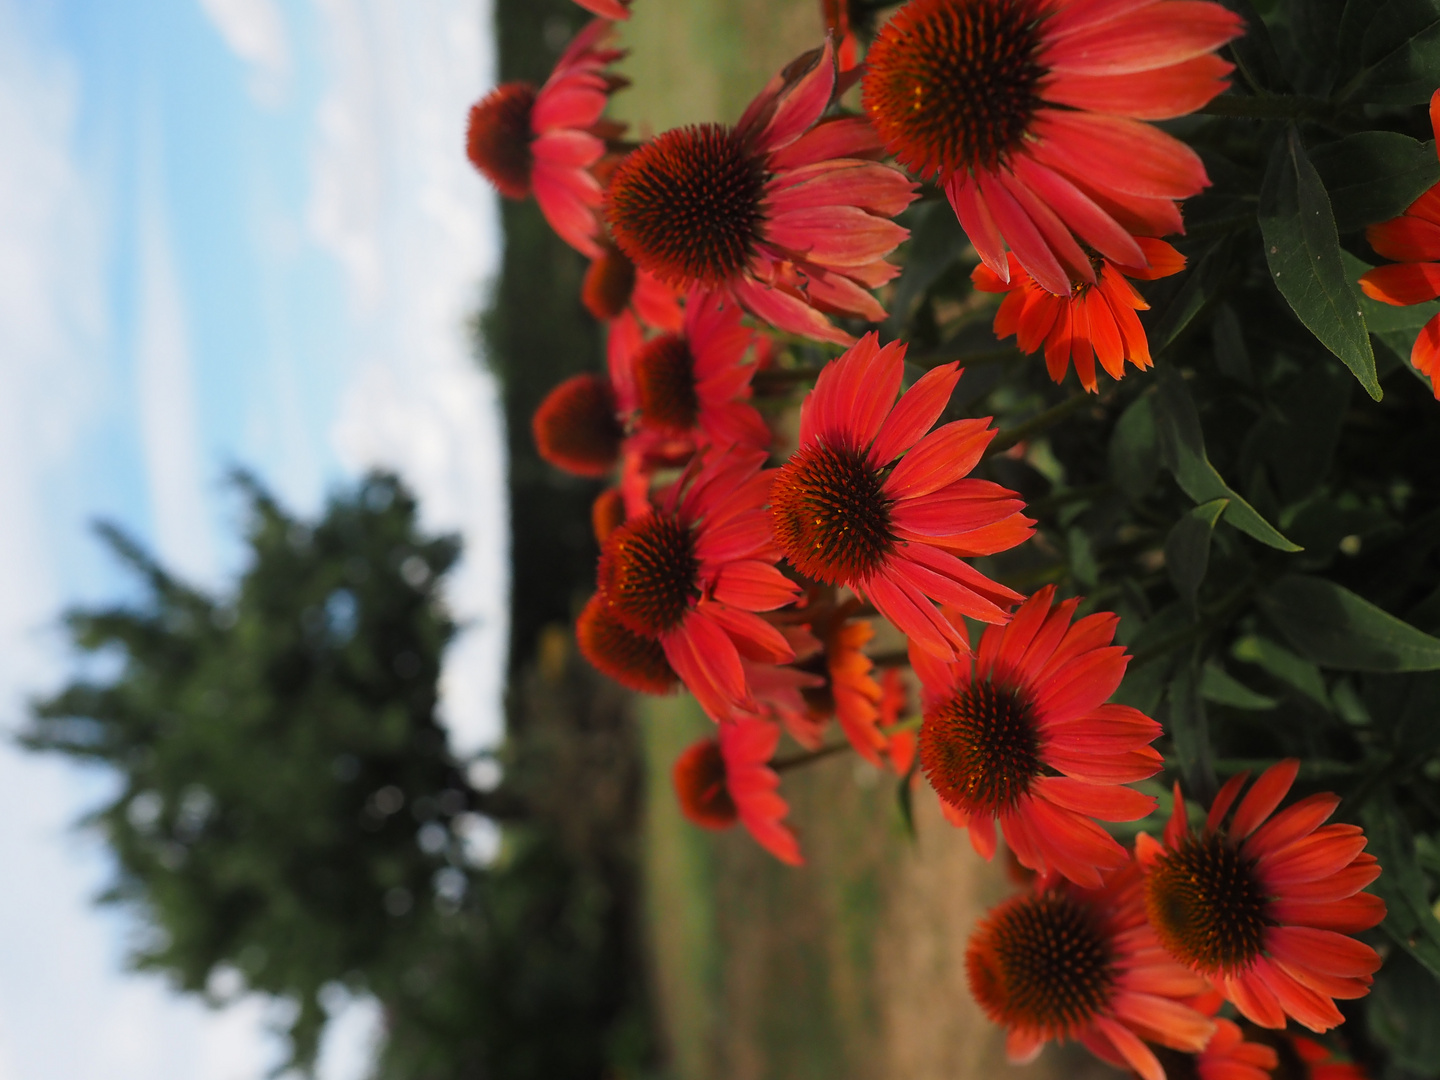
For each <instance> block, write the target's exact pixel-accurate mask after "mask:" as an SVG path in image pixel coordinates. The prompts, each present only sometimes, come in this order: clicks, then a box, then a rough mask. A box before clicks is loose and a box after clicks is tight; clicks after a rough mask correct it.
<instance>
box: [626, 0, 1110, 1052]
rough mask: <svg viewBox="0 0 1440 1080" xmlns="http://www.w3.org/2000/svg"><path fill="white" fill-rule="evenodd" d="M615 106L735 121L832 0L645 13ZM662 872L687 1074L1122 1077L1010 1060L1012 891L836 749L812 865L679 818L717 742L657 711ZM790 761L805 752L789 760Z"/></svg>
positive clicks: (824, 781) (657, 840)
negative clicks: (976, 995) (1006, 1000)
mask: <svg viewBox="0 0 1440 1080" xmlns="http://www.w3.org/2000/svg"><path fill="white" fill-rule="evenodd" d="M634 10H635V15H634V18H633V19H632V20H631V21H630V22H629V23H627V24H626V25H625V30H624V41H625V44H626V45H627V46H628V47H629V48H630V49H631V50H632V52H631V55H630V57H629V58H628V59H627V61H626V62H625V64H624V65H623V68H622V70H623V71H624V72H625V74H626V75H627V76H628V77H629V78H630V79H631V80H632V81H633V86H632V88H631V89H630V90H629V91H627V92H625V93H624V94H621V95H619V96H618V97H617V99H616V102H615V108H614V110H613V111H614V113H615V115H616V116H618V117H619V118H621V119H625V120H628V121H630V122H631V123H632V124H634V125H635V127H636V129H637V130H638V131H639V132H640V133H642V134H649V133H655V132H659V131H663V130H664V129H666V128H668V127H671V126H674V125H676V124H683V123H695V122H700V121H706V120H712V121H713V120H723V121H728V122H733V121H734V120H735V119H736V118H737V117H738V116H739V115H740V113H741V111H742V110H743V109H744V107H745V105H746V104H747V103H748V101H749V100H750V98H751V97H752V96H753V95H754V94H755V92H756V91H758V90H759V89H760V88H761V87H762V86H763V85H764V84H765V82H766V81H767V80H768V79H769V78H770V76H771V75H773V74H774V73H775V72H776V71H778V70H779V69H780V68H781V67H783V66H784V65H785V64H786V63H787V62H788V61H789V60H791V59H793V58H794V57H795V56H796V55H798V54H799V53H800V52H802V51H804V50H805V49H807V48H812V47H814V46H815V45H817V44H819V42H820V40H821V36H820V35H821V30H820V19H819V2H818V0H663V2H662V0H637V2H636V4H635V9H634ZM640 713H641V723H642V727H643V733H644V743H645V750H646V758H647V761H646V764H647V776H648V779H647V800H646V832H645V854H644V867H645V874H646V896H647V905H648V921H649V928H650V943H651V950H652V958H653V964H654V972H655V986H656V996H657V1000H658V1003H659V1006H660V1011H661V1018H662V1024H663V1028H664V1036H665V1040H666V1043H667V1049H668V1052H669V1057H670V1059H671V1064H672V1071H673V1074H674V1076H675V1078H676V1080H722V1078H723V1080H769V1078H773V1080H807V1078H811V1077H814V1078H817V1080H819V1078H824V1080H851V1078H856V1080H859V1078H875V1080H931V1078H933V1080H992V1078H997V1077H999V1078H1004V1077H1010V1076H1014V1077H1021V1076H1025V1077H1031V1078H1033V1080H1050V1078H1052V1077H1059V1076H1064V1077H1073V1078H1089V1077H1102V1076H1114V1075H1117V1074H1115V1073H1113V1072H1112V1071H1111V1070H1108V1069H1105V1068H1104V1067H1102V1066H1099V1065H1098V1064H1097V1063H1096V1062H1094V1060H1093V1059H1091V1058H1089V1057H1088V1055H1085V1054H1084V1053H1083V1051H1077V1050H1075V1049H1074V1048H1071V1049H1068V1050H1062V1051H1057V1050H1054V1049H1052V1050H1050V1051H1047V1053H1046V1054H1045V1056H1044V1057H1042V1059H1041V1061H1040V1062H1039V1063H1038V1064H1036V1065H1034V1066H1030V1067H1028V1068H1024V1069H1017V1068H1012V1067H1010V1066H1009V1065H1007V1064H1006V1063H1005V1060H1004V1050H1003V1045H1002V1041H1001V1039H1000V1037H999V1033H998V1031H997V1029H995V1028H994V1027H993V1026H992V1025H990V1024H989V1023H987V1021H986V1020H985V1018H984V1017H983V1016H982V1015H981V1014H980V1013H979V1011H978V1010H977V1008H976V1007H975V1005H974V1004H973V1002H972V1001H971V998H970V995H969V992H968V989H967V987H966V981H965V966H964V951H965V942H966V939H967V938H968V936H969V933H970V930H971V928H972V927H973V925H974V922H975V919H976V918H977V917H978V916H979V915H981V914H982V913H983V911H984V910H985V909H986V908H987V907H989V906H990V905H991V904H993V903H995V902H996V901H998V900H999V899H1000V898H1002V897H1003V896H1004V895H1005V894H1006V893H1007V892H1008V891H1009V885H1008V884H1007V882H1006V880H1005V877H1004V874H1003V873H1002V872H1001V871H1000V870H999V869H998V868H997V867H993V866H988V865H986V864H985V863H983V862H982V861H980V859H979V858H978V857H977V856H975V855H974V854H973V853H972V852H971V851H970V846H969V843H968V840H967V839H966V837H965V836H964V835H963V834H962V833H960V832H958V831H956V830H954V829H952V828H951V827H950V826H948V825H947V824H946V823H945V822H944V821H943V820H942V819H941V817H940V814H939V810H938V808H937V807H936V805H935V801H934V798H933V796H931V795H930V794H929V793H928V790H922V791H920V792H917V796H916V816H917V831H918V839H916V840H912V839H911V838H910V836H909V835H908V834H907V833H906V831H905V829H904V828H903V826H902V824H901V821H900V816H899V811H898V807H897V800H896V790H895V785H896V781H895V779H894V778H893V777H889V776H882V775H881V774H880V773H879V772H877V771H876V770H874V769H872V768H870V767H869V766H868V765H865V764H864V763H863V762H858V761H857V760H856V759H855V758H854V756H853V755H848V754H846V755H838V756H836V757H834V758H831V759H828V760H826V761H824V762H821V763H819V764H817V765H814V766H811V767H809V768H807V769H804V770H799V771H796V772H794V773H790V774H787V775H786V778H785V786H784V794H785V796H786V798H787V799H788V800H789V801H790V804H791V807H792V813H791V821H792V822H793V823H794V824H795V826H796V828H797V829H798V830H799V832H800V833H801V839H802V843H803V845H804V848H805V852H806V857H807V859H808V862H807V864H806V865H805V866H804V867H802V868H800V869H791V868H789V867H785V866H783V865H781V864H780V863H778V862H776V861H775V860H774V859H772V858H771V857H770V856H769V855H767V854H765V853H764V852H763V851H761V850H760V848H759V847H757V846H756V845H755V844H754V843H753V842H752V841H751V840H750V839H749V837H748V836H747V835H745V834H744V833H742V832H739V831H736V830H732V831H730V832H727V833H721V834H714V833H708V832H705V831H703V830H700V829H697V828H695V827H693V826H691V825H689V824H688V823H687V822H686V821H684V819H683V818H681V816H680V813H679V810H678V809H677V807H676V805H675V799H674V795H673V793H672V790H671V787H670V768H671V765H672V763H673V762H674V760H675V757H676V756H677V755H678V754H679V752H680V751H681V750H683V749H684V748H685V747H686V746H687V745H689V743H690V742H692V741H693V740H695V739H697V738H699V737H701V736H703V735H705V734H707V732H708V730H709V729H710V726H711V725H710V724H709V721H707V720H706V719H705V718H704V717H703V716H702V715H701V714H700V713H699V711H698V709H697V708H696V707H695V706H694V704H693V702H692V701H691V700H690V699H688V698H673V699H664V700H657V699H649V700H647V701H645V702H643V703H642V704H641V706H640ZM790 749H791V750H793V749H794V747H791V748H790Z"/></svg>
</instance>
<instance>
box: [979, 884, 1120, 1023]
mask: <svg viewBox="0 0 1440 1080" xmlns="http://www.w3.org/2000/svg"><path fill="white" fill-rule="evenodd" d="M965 966H966V969H967V974H968V975H969V977H970V989H971V990H972V992H973V993H974V995H975V999H976V1000H977V1001H979V1002H980V1005H981V1007H982V1008H983V1009H984V1010H985V1012H986V1013H987V1014H989V1016H990V1017H991V1018H992V1019H994V1020H995V1021H997V1022H998V1023H1001V1024H1005V1025H1006V1026H1008V1027H1016V1028H1020V1029H1022V1030H1026V1031H1033V1032H1039V1033H1040V1034H1042V1035H1043V1036H1048V1037H1053V1036H1058V1035H1067V1034H1072V1033H1074V1032H1075V1031H1076V1030H1078V1029H1080V1028H1081V1027H1083V1026H1085V1025H1086V1024H1087V1023H1089V1022H1090V1021H1091V1020H1092V1019H1093V1018H1094V1017H1095V1016H1096V1015H1097V1014H1099V1013H1100V1012H1101V1011H1102V1010H1104V1009H1105V1008H1106V1007H1107V1006H1108V1005H1109V1003H1110V998H1111V995H1112V993H1113V991H1114V987H1115V968H1114V964H1113V958H1112V951H1111V947H1110V942H1109V939H1108V937H1107V936H1106V934H1105V933H1104V931H1103V930H1102V929H1101V927H1100V926H1099V925H1098V924H1097V921H1096V918H1095V916H1094V914H1093V913H1092V912H1091V911H1090V909H1089V908H1087V907H1086V906H1085V905H1084V904H1082V903H1080V902H1079V901H1077V900H1075V899H1074V898H1072V897H1070V896H1069V895H1067V894H1065V893H1063V892H1059V891H1051V892H1045V893H1040V894H1038V895H1031V896H1020V897H1017V898H1015V899H1013V900H1010V901H1008V902H1007V903H1005V904H1003V905H1001V906H1000V907H999V908H998V909H997V910H996V911H995V912H994V913H993V914H992V915H991V916H990V918H989V919H988V920H987V921H986V922H985V923H982V924H981V926H980V928H979V929H978V930H977V931H976V932H975V935H974V936H973V937H972V938H971V939H970V947H969V949H968V950H967V951H966V955H965Z"/></svg>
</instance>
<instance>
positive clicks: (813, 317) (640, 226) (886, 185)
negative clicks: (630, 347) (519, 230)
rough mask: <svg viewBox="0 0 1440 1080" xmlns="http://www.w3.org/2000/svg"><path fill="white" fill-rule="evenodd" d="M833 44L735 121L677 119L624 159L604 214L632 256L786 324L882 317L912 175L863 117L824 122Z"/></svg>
mask: <svg viewBox="0 0 1440 1080" xmlns="http://www.w3.org/2000/svg"><path fill="white" fill-rule="evenodd" d="M835 85H836V79H835V61H834V55H833V50H832V47H831V45H830V44H829V43H827V44H826V45H825V47H824V49H823V50H817V51H816V52H813V53H809V54H807V55H805V56H803V57H801V58H800V59H799V60H797V61H795V63H793V64H791V65H790V66H789V67H788V68H786V70H785V71H784V72H783V73H782V74H781V75H778V76H776V77H775V78H774V79H772V80H771V82H770V84H769V85H768V86H767V87H766V88H765V89H764V90H763V91H762V92H761V93H760V96H759V97H757V98H756V99H755V100H754V101H753V102H752V103H751V105H750V107H749V108H748V109H746V111H745V115H744V116H742V117H741V119H740V123H739V124H738V125H736V126H735V127H733V128H732V127H726V126H724V125H721V124H701V125H699V126H696V127H686V128H676V129H674V130H672V131H667V132H665V133H664V134H663V135H660V136H658V137H657V138H655V139H652V140H651V141H650V142H647V143H645V144H644V145H642V146H641V147H640V148H639V149H637V150H635V151H634V152H632V153H631V154H630V155H629V156H628V157H626V158H625V160H624V161H623V162H621V164H620V165H619V167H618V168H616V170H615V173H614V175H613V176H612V177H611V180H610V187H609V190H608V193H607V195H606V215H607V217H608V219H609V222H610V227H611V230H612V233H613V235H614V238H615V242H616V244H618V245H619V246H620V249H621V250H622V251H624V252H625V254H626V255H628V256H629V257H630V258H631V259H632V260H633V261H634V262H635V265H636V266H638V267H640V268H641V269H643V270H648V271H649V272H651V273H653V274H654V275H655V276H656V277H658V278H660V279H661V280H662V281H666V282H668V283H670V284H671V285H673V286H675V287H676V288H677V289H682V290H687V291H688V290H690V289H693V288H700V289H705V290H709V291H714V292H721V293H726V294H729V295H730V296H733V297H734V298H735V299H736V300H737V301H739V303H740V304H741V306H743V307H744V308H745V309H746V310H747V311H749V312H750V313H751V314H753V315H755V316H756V317H757V318H760V319H763V320H765V321H766V322H768V323H770V324H771V325H772V326H775V327H777V328H778V329H781V330H785V331H789V332H792V333H796V334H802V335H804V336H806V337H811V338H817V339H819V340H821V341H832V342H836V343H838V344H842V345H843V344H849V343H850V342H851V341H852V340H853V339H852V338H851V337H850V335H848V334H846V333H844V332H843V331H841V330H840V329H838V328H837V327H835V326H834V325H832V324H831V322H830V321H829V319H828V318H826V314H832V315H853V316H857V317H860V318H864V319H868V320H870V321H871V322H879V321H880V320H881V319H883V318H884V317H885V309H884V308H882V307H881V306H880V304H879V303H878V302H877V301H876V299H875V297H874V296H873V295H871V293H870V292H869V290H870V289H873V288H876V287H878V286H880V285H883V284H884V283H885V282H887V281H889V280H891V279H892V278H893V277H894V276H895V275H896V274H897V273H898V272H899V271H898V269H897V268H896V267H895V266H893V265H891V264H890V263H888V262H886V261H885V256H887V255H888V254H889V253H890V252H891V251H893V250H895V247H896V245H898V244H899V243H900V242H901V241H902V240H904V239H905V237H907V236H908V235H909V233H908V232H907V231H906V230H905V229H903V228H901V227H900V226H899V225H896V224H895V223H894V222H893V221H891V220H890V219H891V218H893V217H894V216H895V215H896V214H898V213H900V211H902V210H904V209H905V207H907V206H909V205H910V203H911V202H912V201H913V200H914V199H915V185H914V184H912V183H911V182H910V181H909V179H908V178H906V176H905V175H904V174H903V173H901V172H900V171H899V170H897V169H893V168H891V167H890V166H888V165H883V164H880V163H879V162H877V161H872V160H864V159H867V158H872V157H876V156H878V153H879V150H880V147H879V144H878V142H877V141H876V138H875V134H874V132H873V131H872V130H871V128H870V125H869V124H868V123H867V122H866V121H865V119H864V118H863V117H843V118H837V119H832V120H829V121H826V122H823V123H821V122H820V117H821V115H822V114H823V113H824V112H825V110H826V108H827V107H828V106H829V105H830V102H831V100H832V99H833V97H834V94H835Z"/></svg>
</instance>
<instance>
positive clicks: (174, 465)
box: [135, 139, 216, 581]
mask: <svg viewBox="0 0 1440 1080" xmlns="http://www.w3.org/2000/svg"><path fill="white" fill-rule="evenodd" d="M147 143H148V144H149V145H148V146H146V145H145V144H147ZM157 143H158V140H156V139H145V140H142V146H143V147H144V154H145V156H144V158H143V159H142V161H141V182H140V220H139V258H140V267H139V312H138V327H137V334H136V340H135V361H136V363H135V368H136V383H137V386H136V390H137V393H138V395H139V404H140V436H141V446H142V448H143V450H144V454H145V472H146V478H147V480H148V482H149V489H150V504H151V512H152V515H153V520H154V529H155V540H156V547H157V549H158V554H159V556H160V561H161V562H162V563H164V564H165V565H166V566H168V567H170V568H172V569H174V570H176V571H178V572H179V574H180V576H181V577H184V578H188V579H190V580H192V581H197V580H198V581H208V580H210V579H211V578H212V577H213V575H214V573H215V570H216V564H215V538H214V534H213V532H212V530H211V525H210V513H209V507H208V506H207V503H206V498H205V495H206V482H205V477H204V470H205V468H206V467H207V459H206V457H205V455H204V452H203V450H202V447H201V443H200V438H199V431H198V425H197V422H196V416H195V411H196V399H195V378H194V371H193V367H194V365H193V362H192V358H191V355H190V340H189V328H188V327H187V325H186V316H185V304H184V298H183V297H182V296H181V293H180V281H179V278H178V277H177V275H176V270H175V253H174V249H173V245H172V244H171V240H170V228H169V222H168V220H167V218H166V213H165V200H164V195H163V192H162V191H161V190H160V180H159V170H160V164H159V160H160V154H159V147H158V145H157Z"/></svg>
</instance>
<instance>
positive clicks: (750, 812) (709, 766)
mask: <svg viewBox="0 0 1440 1080" xmlns="http://www.w3.org/2000/svg"><path fill="white" fill-rule="evenodd" d="M779 742H780V728H779V727H778V726H776V725H775V724H774V723H772V722H771V721H769V720H761V719H758V718H756V717H753V716H744V715H741V716H737V717H735V718H734V719H730V720H726V721H724V722H722V723H721V724H720V729H719V731H718V732H717V733H716V735H715V737H714V738H709V739H701V740H700V741H699V742H697V743H695V744H694V745H692V746H691V747H690V748H689V749H687V750H686V751H685V752H684V753H682V754H681V755H680V757H679V759H678V760H676V762H675V769H674V772H673V774H672V776H673V779H674V783H675V794H676V797H677V798H678V799H679V802H680V811H681V812H682V813H683V814H684V815H685V816H686V817H687V818H688V819H689V820H690V821H692V822H694V823H695V824H696V825H699V826H701V827H702V828H706V829H727V828H729V827H730V826H732V825H734V824H735V823H736V822H737V821H738V822H740V823H741V824H742V825H744V826H745V828H746V829H747V830H748V831H749V833H750V835H751V836H753V837H754V838H755V840H756V841H757V842H758V843H759V844H760V846H761V847H763V848H764V849H765V850H766V851H768V852H770V854H772V855H774V856H775V857H776V858H777V859H779V860H780V861H781V862H784V863H789V864H790V865H792V866H798V865H799V864H800V863H802V862H804V861H805V860H804V859H803V858H802V857H801V855H800V844H799V841H797V840H796V839H795V833H794V832H792V831H791V830H790V828H789V827H788V826H787V825H785V824H784V820H785V815H786V814H788V813H789V812H790V808H789V806H787V805H786V803H785V800H784V799H783V798H781V797H780V793H779V791H778V788H779V787H780V776H779V774H777V773H776V772H775V770H774V769H772V768H770V757H771V755H772V754H774V753H775V747H776V746H777V745H778V744H779Z"/></svg>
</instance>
